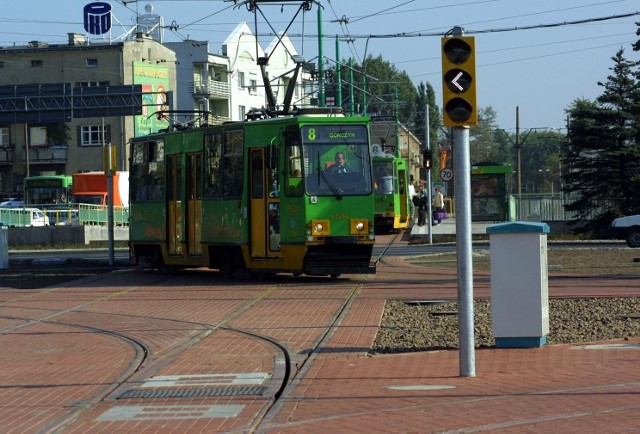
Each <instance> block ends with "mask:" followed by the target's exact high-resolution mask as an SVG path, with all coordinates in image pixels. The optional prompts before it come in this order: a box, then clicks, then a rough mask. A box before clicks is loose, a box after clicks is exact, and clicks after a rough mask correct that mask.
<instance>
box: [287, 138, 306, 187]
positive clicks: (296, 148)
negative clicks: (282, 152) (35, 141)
mask: <svg viewBox="0 0 640 434" xmlns="http://www.w3.org/2000/svg"><path fill="white" fill-rule="evenodd" d="M287 145H288V146H287V147H286V153H287V160H286V161H287V181H286V189H287V196H301V195H302V192H303V190H304V185H303V183H302V149H301V147H300V140H292V141H291V142H290V143H287Z"/></svg>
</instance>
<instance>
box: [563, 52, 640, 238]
mask: <svg viewBox="0 0 640 434" xmlns="http://www.w3.org/2000/svg"><path fill="white" fill-rule="evenodd" d="M612 60H613V66H612V67H611V68H610V70H611V74H610V75H609V76H608V77H607V81H606V82H603V83H598V84H599V85H600V86H602V87H603V89H604V90H603V93H602V95H600V96H599V97H598V98H597V99H596V100H595V101H589V100H584V99H578V100H575V101H574V102H573V103H572V105H571V106H570V107H569V109H568V113H569V116H570V121H569V128H568V139H569V142H568V143H567V145H566V146H565V147H564V148H563V156H562V157H563V164H564V165H565V166H566V167H567V168H568V170H566V171H565V172H564V173H563V177H564V182H565V189H566V191H567V192H568V193H571V194H572V196H571V197H572V201H571V202H570V203H569V204H568V205H567V206H566V208H567V210H569V211H573V212H574V213H575V215H576V220H586V221H590V223H589V224H588V225H587V226H586V227H585V228H584V229H585V230H589V231H593V232H596V233H597V232H600V231H603V230H604V229H605V228H606V227H607V226H608V224H609V223H610V221H611V220H612V219H613V218H614V217H617V216H619V215H628V214H638V213H640V146H639V145H640V142H639V140H640V71H639V65H640V62H636V61H631V60H627V59H626V58H625V57H624V50H623V49H620V50H618V52H617V53H616V54H615V56H613V57H612Z"/></svg>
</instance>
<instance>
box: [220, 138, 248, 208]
mask: <svg viewBox="0 0 640 434" xmlns="http://www.w3.org/2000/svg"><path fill="white" fill-rule="evenodd" d="M224 135H225V137H224V154H223V157H222V170H223V174H222V186H223V191H222V193H223V197H224V198H225V199H230V198H239V197H241V196H242V185H243V182H242V175H243V168H242V158H243V147H244V146H243V145H244V143H243V141H244V134H243V132H242V130H236V131H226V132H225V134H224Z"/></svg>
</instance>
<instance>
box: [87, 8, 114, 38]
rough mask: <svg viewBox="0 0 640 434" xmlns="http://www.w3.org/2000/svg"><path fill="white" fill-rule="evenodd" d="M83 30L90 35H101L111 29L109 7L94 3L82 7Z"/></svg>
mask: <svg viewBox="0 0 640 434" xmlns="http://www.w3.org/2000/svg"><path fill="white" fill-rule="evenodd" d="M83 15H84V29H85V30H86V31H87V32H88V33H89V34H91V35H102V34H104V33H107V32H108V31H109V29H111V5H110V4H109V3H102V2H95V3H89V4H88V5H85V7H84V14H83Z"/></svg>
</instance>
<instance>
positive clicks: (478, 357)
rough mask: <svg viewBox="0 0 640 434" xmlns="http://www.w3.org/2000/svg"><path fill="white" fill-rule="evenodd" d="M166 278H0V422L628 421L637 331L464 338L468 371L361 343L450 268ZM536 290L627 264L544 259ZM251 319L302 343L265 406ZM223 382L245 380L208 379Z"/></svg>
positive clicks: (376, 425) (612, 281)
mask: <svg viewBox="0 0 640 434" xmlns="http://www.w3.org/2000/svg"><path fill="white" fill-rule="evenodd" d="M451 227H455V224H454V221H453V220H450V221H446V222H443V224H442V229H443V230H445V229H447V230H450V229H451ZM436 228H437V227H436ZM393 237H394V236H393V235H389V237H388V238H389V239H391V238H393ZM397 238H398V240H397V241H396V243H398V244H407V243H408V239H409V237H408V236H404V237H397ZM380 241H382V240H380ZM179 276H180V278H179V279H173V278H172V277H171V276H169V275H164V274H158V273H146V272H136V273H114V274H112V275H104V276H94V277H88V278H85V279H82V280H79V281H74V282H73V284H70V285H68V286H65V285H61V286H58V287H55V288H54V287H52V288H49V289H46V290H44V291H40V290H36V291H29V292H27V291H26V290H21V289H20V290H18V289H6V290H4V291H1V292H0V331H2V333H0V339H1V341H0V343H1V344H2V348H3V351H2V352H1V353H0V363H1V365H2V367H3V369H2V374H1V375H0V378H1V379H2V381H0V382H1V383H2V387H0V391H1V392H0V404H1V405H0V422H2V423H3V428H2V430H1V431H2V432H3V433H4V432H6V433H26V432H28V433H30V432H34V433H36V432H91V433H97V432H104V433H111V432H123V433H124V432H132V433H133V432H135V433H146V432H161V433H165V432H181V433H182V432H185V433H190V432H193V433H209V432H225V433H247V432H268V433H272V432H274V433H275V432H278V433H299V432H305V433H326V432H339V433H343V432H344V433H371V432H375V433H398V432H438V433H442V432H447V433H463V432H464V433H466V432H501V433H502V432H504V433H515V432H518V433H520V432H532V433H534V432H535V433H538V432H554V433H555V432H580V433H591V432H594V433H595V432H597V433H601V432H622V433H626V432H629V433H631V432H637V431H638V426H639V425H640V423H639V422H638V421H639V420H640V369H638V366H640V337H634V338H632V339H628V340H617V341H607V342H585V343H576V344H575V345H545V346H543V347H541V348H531V349H496V348H484V349H476V350H475V351H474V353H473V358H474V361H473V362H474V367H475V375H474V376H461V373H460V369H459V366H460V352H459V351H457V350H442V351H421V352H415V353H405V354H370V349H371V348H372V345H373V342H374V340H375V337H376V333H377V331H378V328H379V326H380V323H381V319H382V315H383V312H384V307H385V302H386V301H387V300H392V299H400V300H403V299H404V300H435V299H455V298H456V295H457V276H456V270H455V269H453V268H446V269H445V268H442V269H436V268H426V267H422V266H417V265H412V264H409V263H407V262H405V261H404V260H403V258H402V257H399V256H389V257H385V258H384V260H383V261H382V263H381V264H380V266H379V267H378V272H377V274H376V275H367V276H365V277H363V276H350V277H349V278H344V279H336V280H328V279H292V280H291V281H279V280H275V281H274V282H270V281H269V280H266V281H265V282H256V281H250V280H247V281H243V280H239V281H234V282H227V281H222V279H221V278H220V277H219V276H217V275H215V273H207V272H202V273H197V272H193V273H184V274H182V275H179ZM361 279H362V280H361ZM354 284H355V285H354ZM490 284H491V282H490V279H489V274H488V272H482V271H478V272H475V273H474V296H475V297H478V298H487V297H489V295H490V291H491V288H490ZM352 290H354V291H356V293H357V295H356V297H355V299H354V301H353V303H352V304H351V305H350V306H349V307H348V308H347V309H345V310H344V312H342V313H341V315H340V318H341V319H340V321H339V324H338V325H337V326H336V327H335V328H333V329H331V331H330V333H328V334H327V336H326V338H323V340H324V339H326V345H322V346H321V347H320V349H318V350H317V351H316V350H314V348H316V346H315V343H316V342H317V340H318V339H320V335H319V334H320V333H324V330H325V327H326V325H327V324H330V323H331V320H332V317H333V316H334V315H335V314H336V312H338V311H340V309H341V307H340V306H341V303H342V300H344V299H345V297H346V296H347V293H349V292H350V291H352ZM261 292H263V293H264V296H263V297H261V299H260V301H259V302H255V297H256V294H259V293H261ZM272 294H273V295H274V296H273V297H272V296H271V295H272ZM549 295H550V296H551V297H598V296H627V297H638V296H640V279H637V278H632V277H630V276H597V277H588V278H585V277H584V276H570V275H555V276H554V275H552V276H550V278H549ZM254 302H255V306H253V304H254ZM629 320H630V321H640V319H633V318H632V319H629ZM217 325H221V326H217ZM222 325H224V327H223V326H222ZM606 326H607V325H606V324H603V327H606ZM96 331H101V332H100V333H95V332H96ZM254 334H257V335H258V334H259V335H264V336H269V337H270V338H271V339H273V340H274V341H277V342H280V343H282V344H283V345H286V346H287V347H288V348H290V349H291V351H292V354H293V355H294V358H295V357H298V358H300V359H304V358H306V356H307V355H309V357H310V360H309V362H308V364H306V365H304V366H302V367H300V366H296V363H295V362H296V360H293V362H294V369H299V368H301V370H300V371H298V372H297V377H296V379H295V381H294V382H293V384H292V385H291V386H290V387H288V388H287V389H286V390H285V391H283V395H282V399H280V400H278V402H277V404H276V406H275V407H274V408H271V404H272V397H273V396H274V395H275V394H276V392H277V390H276V389H277V387H279V382H280V379H281V378H282V376H283V375H284V367H283V366H284V363H283V360H282V356H280V355H279V354H280V353H279V351H277V350H276V347H274V346H273V345H271V344H270V343H269V342H268V341H265V340H262V339H254ZM125 379H126V381H125ZM265 379H266V380H265ZM159 382H160V383H162V382H164V383H165V384H163V385H161V386H158V385H157V384H158V383H159ZM225 382H226V383H229V382H240V383H241V385H242V386H243V390H244V388H247V389H248V391H245V392H243V393H238V394H237V395H234V394H229V395H227V394H215V393H213V392H212V391H216V390H219V389H220V384H221V383H225ZM121 383H122V385H120V384H121ZM153 384H155V386H153ZM154 387H155V389H154ZM231 389H234V388H231ZM234 390H240V387H237V388H236V389H234ZM161 392H162V393H161ZM168 392H175V393H176V394H177V393H178V392H181V393H182V392H184V393H183V394H181V395H177V396H170V395H165V393H168ZM195 392H207V393H210V394H209V395H207V394H206V393H205V394H202V395H201V394H198V393H195ZM146 393H149V394H150V396H147V395H146ZM92 400H95V401H96V402H97V405H95V406H91V405H89V406H88V407H87V408H89V410H85V406H86V404H87V402H89V403H90V402H91V401H92ZM262 416H265V419H264V421H263V422H262V424H261V425H260V428H259V429H258V430H255V429H254V427H256V426H257V424H258V423H259V422H260V421H262Z"/></svg>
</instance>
